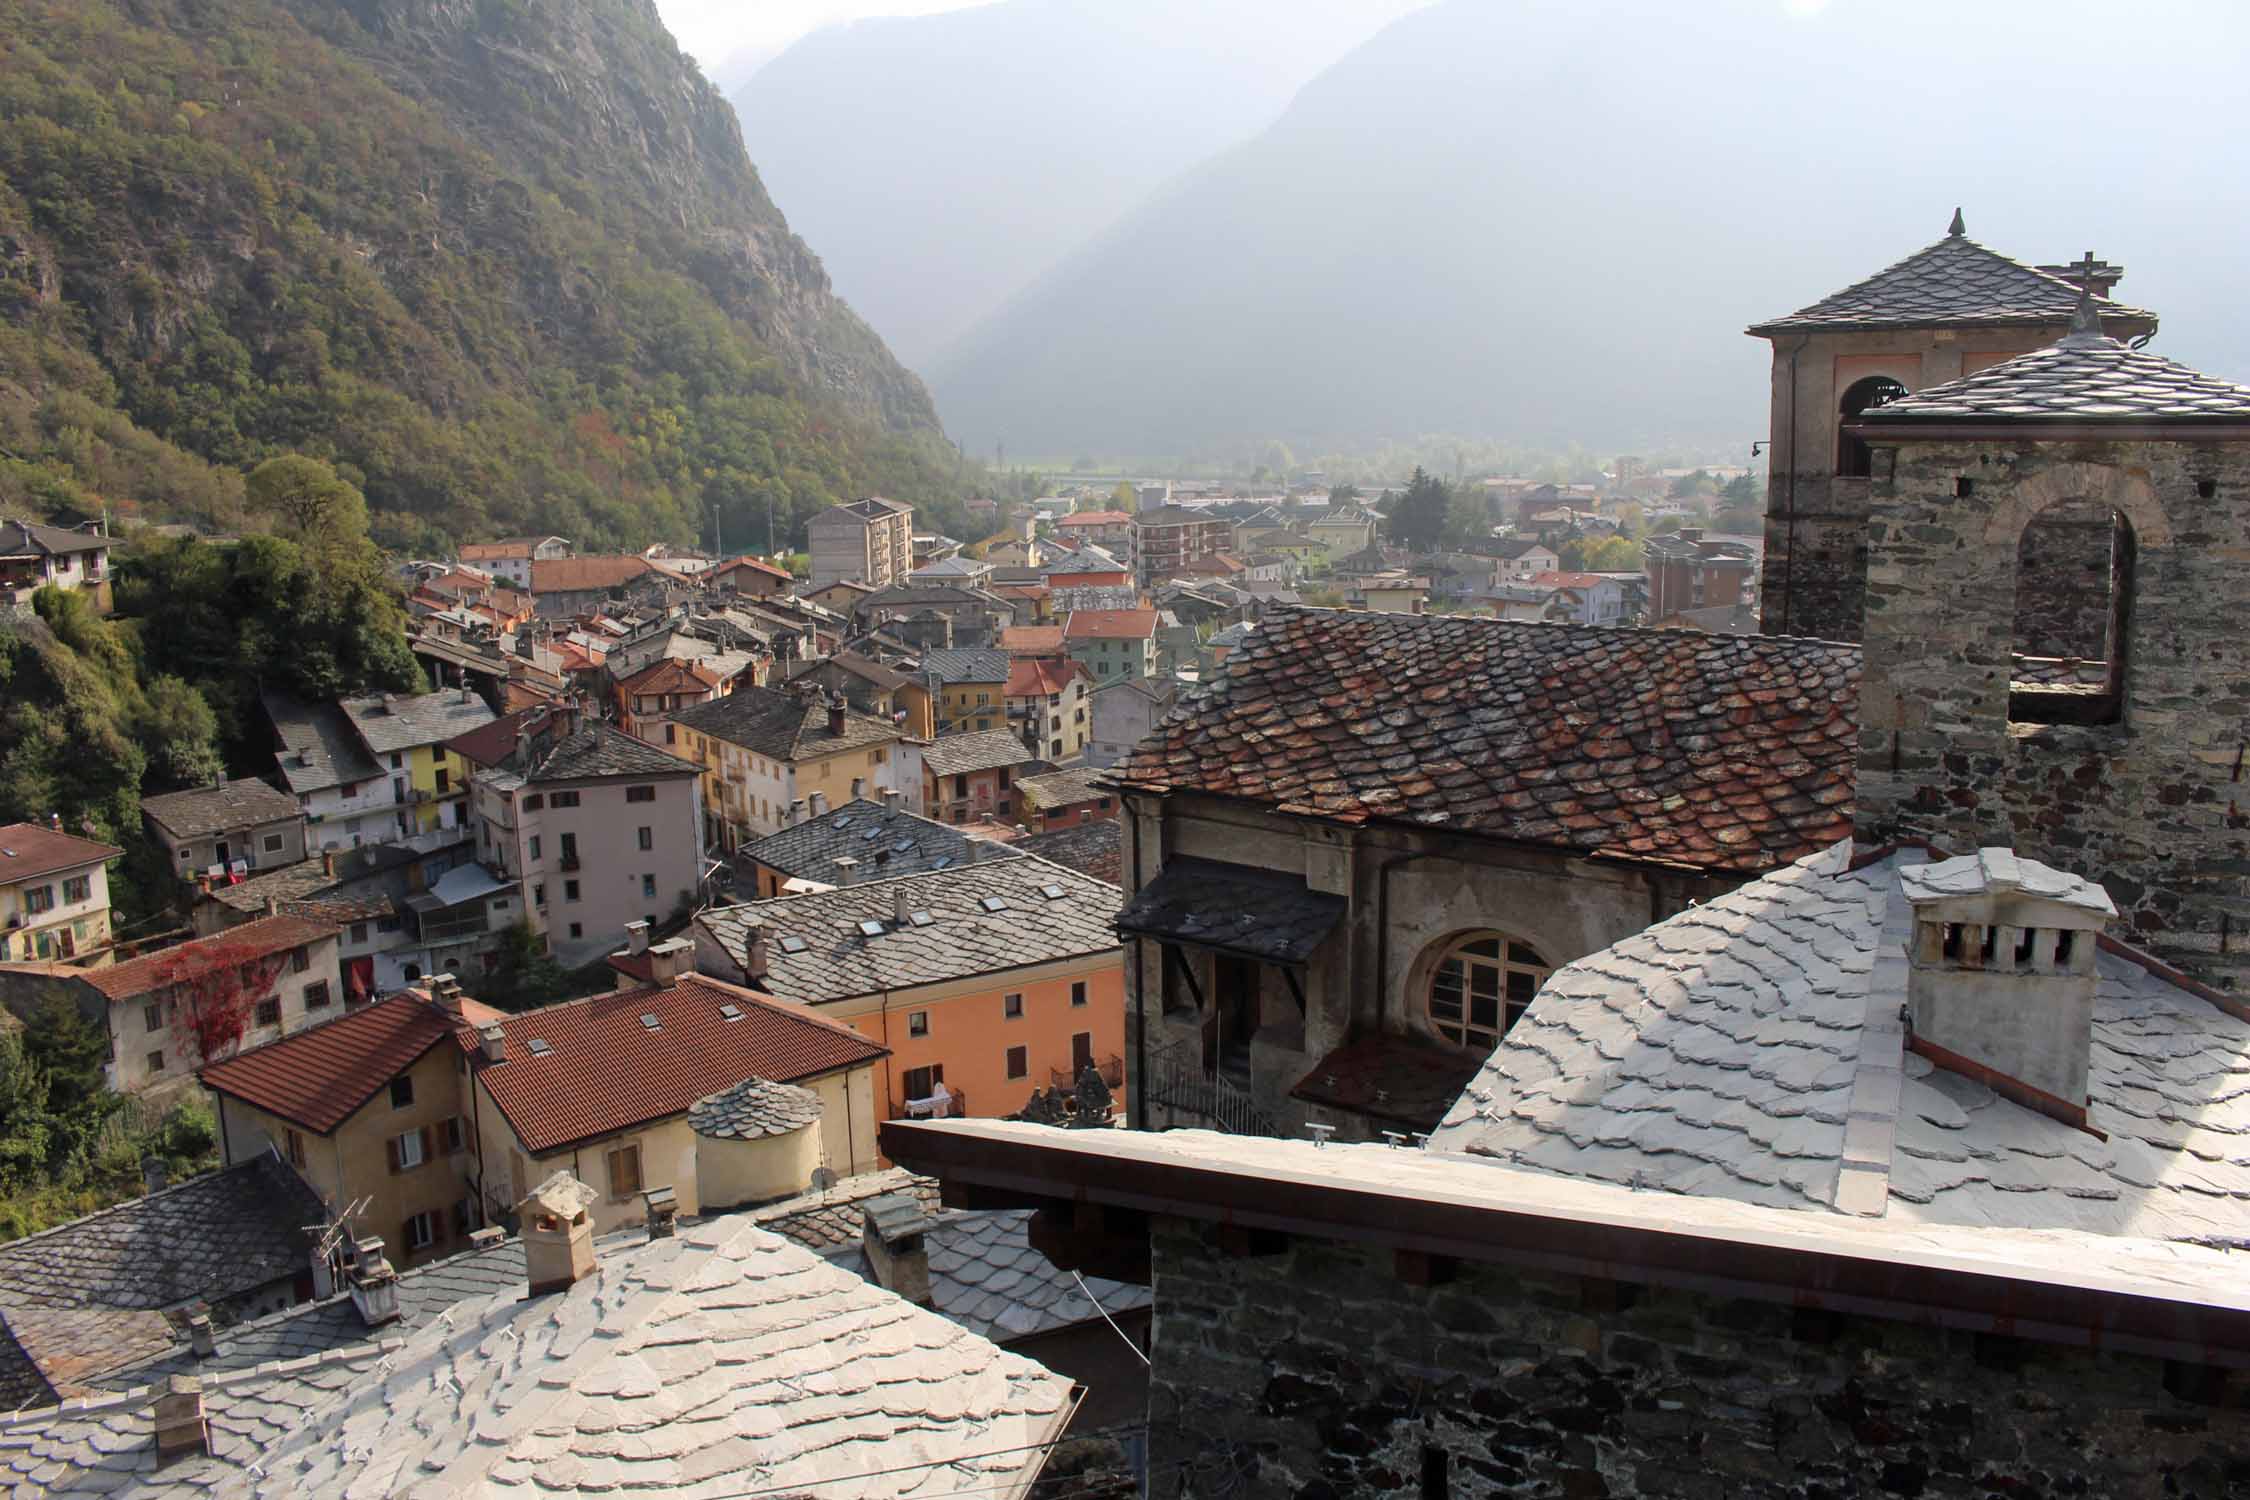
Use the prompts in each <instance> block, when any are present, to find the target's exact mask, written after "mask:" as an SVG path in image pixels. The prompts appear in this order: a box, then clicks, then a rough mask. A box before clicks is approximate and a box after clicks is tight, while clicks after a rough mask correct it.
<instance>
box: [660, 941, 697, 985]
mask: <svg viewBox="0 0 2250 1500" xmlns="http://www.w3.org/2000/svg"><path fill="white" fill-rule="evenodd" d="M648 958H649V978H651V979H652V980H654V981H655V982H656V985H657V987H658V988H659V989H670V988H671V987H672V986H673V985H674V984H676V983H678V982H679V979H680V976H681V975H683V974H688V973H692V972H693V971H694V969H695V944H693V943H691V942H689V941H688V940H687V939H686V938H671V939H669V940H667V941H665V942H661V943H658V944H656V945H655V946H654V947H652V948H650V949H649V950H648Z"/></svg>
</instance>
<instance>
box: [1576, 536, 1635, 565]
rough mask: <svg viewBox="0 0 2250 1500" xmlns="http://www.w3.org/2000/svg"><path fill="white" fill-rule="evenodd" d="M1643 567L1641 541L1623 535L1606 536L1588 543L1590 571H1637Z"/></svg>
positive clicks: (1587, 563)
mask: <svg viewBox="0 0 2250 1500" xmlns="http://www.w3.org/2000/svg"><path fill="white" fill-rule="evenodd" d="M1640 567H1641V546H1640V543H1638V542H1636V541H1633V540H1631V539H1629V538H1627V537H1622V536H1605V537H1603V538H1602V539H1601V540H1600V541H1597V542H1589V543H1587V544H1586V571H1587V572H1589V573H1637V572H1639V571H1640Z"/></svg>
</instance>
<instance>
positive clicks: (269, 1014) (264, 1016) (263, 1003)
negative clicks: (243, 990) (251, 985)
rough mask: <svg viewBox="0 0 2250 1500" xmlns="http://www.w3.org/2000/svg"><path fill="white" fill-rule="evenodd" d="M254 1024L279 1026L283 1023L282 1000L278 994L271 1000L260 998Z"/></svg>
mask: <svg viewBox="0 0 2250 1500" xmlns="http://www.w3.org/2000/svg"><path fill="white" fill-rule="evenodd" d="M254 1024H256V1025H259V1026H279V1025H280V1024H281V1000H280V998H279V997H278V996H277V997H275V998H274V999H271V1000H260V1001H259V1002H258V1011H257V1018H256V1021H255V1022H254Z"/></svg>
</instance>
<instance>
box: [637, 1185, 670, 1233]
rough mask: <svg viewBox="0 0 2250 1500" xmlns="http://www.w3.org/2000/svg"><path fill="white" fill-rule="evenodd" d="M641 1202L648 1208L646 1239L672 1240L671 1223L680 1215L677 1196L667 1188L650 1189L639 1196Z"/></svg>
mask: <svg viewBox="0 0 2250 1500" xmlns="http://www.w3.org/2000/svg"><path fill="white" fill-rule="evenodd" d="M641 1201H642V1202H643V1203H644V1204H646V1205H647V1206H648V1237H649V1238H650V1239H652V1240H668V1239H670V1238H672V1231H673V1227H674V1226H673V1221H674V1220H675V1219H677V1218H678V1217H679V1213H680V1196H679V1194H678V1193H676V1192H674V1191H673V1190H672V1189H670V1188H668V1187H652V1188H649V1189H648V1190H647V1191H645V1192H643V1193H642V1194H641Z"/></svg>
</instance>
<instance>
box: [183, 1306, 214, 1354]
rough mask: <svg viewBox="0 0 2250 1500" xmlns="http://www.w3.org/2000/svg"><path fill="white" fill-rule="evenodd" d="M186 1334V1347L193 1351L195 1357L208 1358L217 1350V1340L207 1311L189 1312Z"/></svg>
mask: <svg viewBox="0 0 2250 1500" xmlns="http://www.w3.org/2000/svg"><path fill="white" fill-rule="evenodd" d="M187 1334H188V1347H189V1348H190V1349H192V1350H194V1351H195V1357H196V1358H197V1359H209V1358H210V1357H211V1356H212V1355H214V1354H217V1353H218V1352H219V1341H218V1338H217V1337H216V1336H215V1335H214V1334H213V1333H212V1331H211V1315H210V1314H209V1313H207V1312H196V1313H189V1314H188V1320H187Z"/></svg>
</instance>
